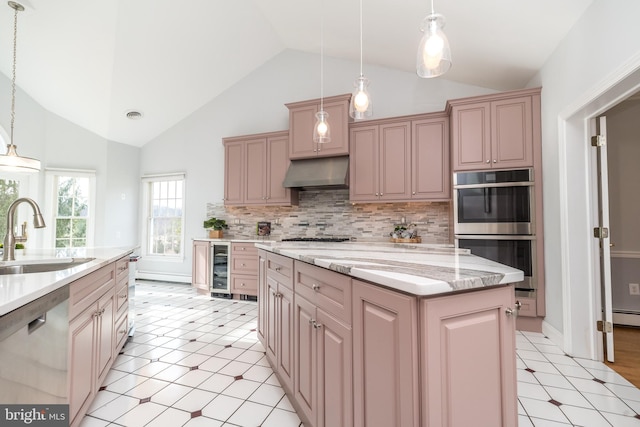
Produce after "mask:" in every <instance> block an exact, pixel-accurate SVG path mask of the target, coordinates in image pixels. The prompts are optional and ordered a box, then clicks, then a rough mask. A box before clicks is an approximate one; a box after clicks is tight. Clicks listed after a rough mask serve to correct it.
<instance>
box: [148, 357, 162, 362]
mask: <svg viewBox="0 0 640 427" xmlns="http://www.w3.org/2000/svg"><path fill="white" fill-rule="evenodd" d="M149 360H150V361H151V363H153V362H158V361H159V360H160V358H158V359H149Z"/></svg>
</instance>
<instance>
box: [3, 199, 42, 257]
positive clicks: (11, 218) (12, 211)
mask: <svg viewBox="0 0 640 427" xmlns="http://www.w3.org/2000/svg"><path fill="white" fill-rule="evenodd" d="M23 202H24V203H27V204H29V205H30V206H31V209H33V226H34V227H35V228H44V227H46V225H45V223H44V217H43V216H42V213H41V212H40V206H38V204H37V203H36V202H35V201H34V200H33V199H30V198H28V197H21V198H19V199H17V200H16V201H15V202H13V203H11V205H10V206H9V209H8V210H7V234H5V236H4V251H3V252H2V260H3V261H13V260H15V259H16V258H15V250H16V235H15V232H14V231H13V228H14V224H15V216H16V210H17V209H18V205H19V204H21V203H23ZM21 237H23V236H21Z"/></svg>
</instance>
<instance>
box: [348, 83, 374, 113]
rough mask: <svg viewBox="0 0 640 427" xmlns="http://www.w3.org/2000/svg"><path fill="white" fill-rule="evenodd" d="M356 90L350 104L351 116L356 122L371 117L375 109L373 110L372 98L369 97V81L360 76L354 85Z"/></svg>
mask: <svg viewBox="0 0 640 427" xmlns="http://www.w3.org/2000/svg"><path fill="white" fill-rule="evenodd" d="M353 85H354V86H355V88H356V89H355V90H354V91H353V94H352V95H351V103H350V104H349V116H351V117H352V118H354V119H356V120H360V119H364V118H366V117H371V115H372V114H373V108H371V96H370V95H369V90H368V86H369V79H368V78H366V77H364V76H362V75H361V76H360V77H358V78H357V79H356V82H355V83H354V84H353Z"/></svg>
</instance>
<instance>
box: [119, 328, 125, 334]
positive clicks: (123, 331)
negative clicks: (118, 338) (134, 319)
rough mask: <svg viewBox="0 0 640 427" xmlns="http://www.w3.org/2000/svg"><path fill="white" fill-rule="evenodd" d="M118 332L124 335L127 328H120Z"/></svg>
mask: <svg viewBox="0 0 640 427" xmlns="http://www.w3.org/2000/svg"><path fill="white" fill-rule="evenodd" d="M118 333H119V334H120V335H124V334H126V333H127V330H126V329H123V330H121V331H118Z"/></svg>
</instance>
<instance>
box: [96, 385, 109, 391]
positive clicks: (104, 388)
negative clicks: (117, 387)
mask: <svg viewBox="0 0 640 427" xmlns="http://www.w3.org/2000/svg"><path fill="white" fill-rule="evenodd" d="M106 389H107V386H106V385H103V386H102V387H100V388H99V389H98V391H102V390H106Z"/></svg>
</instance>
